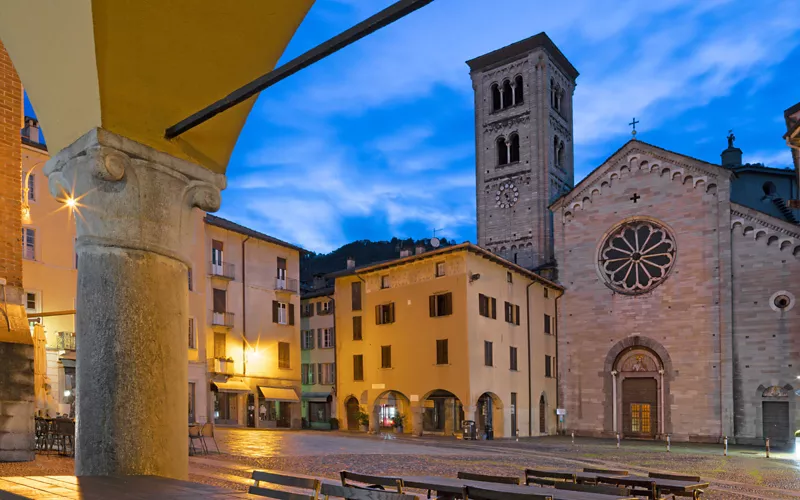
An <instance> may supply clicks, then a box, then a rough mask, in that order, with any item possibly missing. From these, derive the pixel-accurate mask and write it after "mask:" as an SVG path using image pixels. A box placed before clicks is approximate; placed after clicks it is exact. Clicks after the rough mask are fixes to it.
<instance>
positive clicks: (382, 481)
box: [339, 470, 403, 493]
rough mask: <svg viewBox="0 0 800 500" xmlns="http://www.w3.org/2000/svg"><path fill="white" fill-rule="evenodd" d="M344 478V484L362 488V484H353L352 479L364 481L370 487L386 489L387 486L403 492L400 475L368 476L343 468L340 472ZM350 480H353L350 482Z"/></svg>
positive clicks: (359, 481)
mask: <svg viewBox="0 0 800 500" xmlns="http://www.w3.org/2000/svg"><path fill="white" fill-rule="evenodd" d="M339 476H340V477H341V479H342V486H345V487H348V486H355V487H357V488H360V487H361V486H360V485H356V484H352V481H355V482H357V483H363V484H364V485H366V487H367V488H369V489H374V490H385V489H386V487H388V488H394V490H395V491H396V492H397V493H403V480H402V479H401V478H399V477H386V476H368V475H366V474H359V473H357V472H350V471H346V470H343V471H342V472H340V473H339ZM348 481H351V482H350V483H348Z"/></svg>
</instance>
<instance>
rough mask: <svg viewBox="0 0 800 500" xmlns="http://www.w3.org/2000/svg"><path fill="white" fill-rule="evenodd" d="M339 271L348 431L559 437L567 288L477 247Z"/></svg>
mask: <svg viewBox="0 0 800 500" xmlns="http://www.w3.org/2000/svg"><path fill="white" fill-rule="evenodd" d="M336 274H337V275H338V276H337V277H336V292H335V303H336V309H335V315H336V331H337V333H338V336H337V339H336V351H337V358H338V360H339V362H338V364H337V381H338V391H337V392H338V395H339V398H338V401H339V403H338V404H339V415H341V419H340V420H341V425H342V427H343V428H348V429H357V428H358V422H357V418H358V414H359V412H364V413H367V414H369V422H370V423H369V429H370V431H379V430H380V429H381V428H388V427H391V426H392V424H393V418H394V417H396V416H402V417H403V431H404V432H406V433H413V434H415V435H421V434H423V433H432V434H443V435H452V434H455V433H458V432H459V431H460V430H461V423H462V421H463V420H474V421H475V422H476V424H477V427H478V433H479V434H483V433H484V432H485V431H486V430H487V429H488V428H491V429H492V430H493V433H494V436H497V437H511V436H515V435H519V436H530V435H534V436H536V435H541V434H552V433H554V432H556V429H557V423H556V412H555V410H556V407H557V404H558V402H557V400H556V373H557V370H556V362H555V359H556V324H555V319H554V318H555V317H556V308H557V300H558V297H559V296H560V294H561V288H560V287H559V286H558V285H556V284H554V283H552V282H550V281H547V280H545V279H543V278H541V277H540V276H538V275H537V274H535V273H533V272H530V271H528V270H526V269H524V268H522V267H519V266H517V265H515V264H513V263H511V262H509V261H507V260H505V259H503V258H500V257H498V256H497V255H494V254H492V253H490V252H488V251H486V250H484V249H482V248H480V247H477V246H475V245H472V244H469V243H464V244H461V245H456V246H452V247H446V248H442V249H439V250H435V251H431V252H424V253H418V254H416V255H413V256H407V257H402V258H399V259H396V260H392V261H389V262H384V263H380V264H376V265H371V266H365V267H361V268H357V269H350V270H347V271H344V272H342V273H336Z"/></svg>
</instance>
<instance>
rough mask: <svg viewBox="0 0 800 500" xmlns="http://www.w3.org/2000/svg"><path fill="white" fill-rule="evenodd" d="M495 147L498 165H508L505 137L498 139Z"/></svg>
mask: <svg viewBox="0 0 800 500" xmlns="http://www.w3.org/2000/svg"><path fill="white" fill-rule="evenodd" d="M495 147H496V148H497V165H498V166H500V165H508V146H507V145H506V139H505V137H498V138H497V140H496V141H495Z"/></svg>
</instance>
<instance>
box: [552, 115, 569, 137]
mask: <svg viewBox="0 0 800 500" xmlns="http://www.w3.org/2000/svg"><path fill="white" fill-rule="evenodd" d="M565 123H566V121H565V120H564V119H563V118H561V117H560V116H558V117H557V116H556V115H554V114H553V112H552V111H551V112H550V126H551V127H552V128H554V129H555V130H556V132H558V135H559V136H560V137H561V138H563V139H564V140H565V141H567V142H569V141H572V134H571V133H570V131H569V129H568V128H567V127H566V125H565Z"/></svg>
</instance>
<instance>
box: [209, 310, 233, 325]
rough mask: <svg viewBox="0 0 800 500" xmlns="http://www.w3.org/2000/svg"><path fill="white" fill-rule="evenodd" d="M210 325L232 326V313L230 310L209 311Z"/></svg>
mask: <svg viewBox="0 0 800 500" xmlns="http://www.w3.org/2000/svg"><path fill="white" fill-rule="evenodd" d="M211 326H222V327H225V328H233V313H232V312H217V311H213V310H212V311H211Z"/></svg>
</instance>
